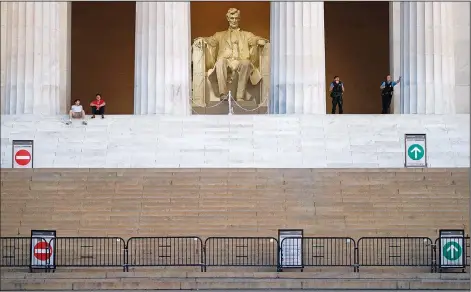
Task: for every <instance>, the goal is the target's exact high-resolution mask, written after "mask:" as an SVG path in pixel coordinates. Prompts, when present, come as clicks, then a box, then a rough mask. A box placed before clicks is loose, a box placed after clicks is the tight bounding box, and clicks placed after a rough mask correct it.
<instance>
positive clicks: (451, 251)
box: [442, 241, 463, 261]
mask: <svg viewBox="0 0 471 292" xmlns="http://www.w3.org/2000/svg"><path fill="white" fill-rule="evenodd" d="M462 252H463V251H462V248H461V245H459V244H458V242H456V241H450V242H447V243H446V244H445V245H444V246H443V250H442V254H443V256H444V257H445V258H446V259H447V260H449V261H456V260H457V259H459V258H460V257H461V254H462Z"/></svg>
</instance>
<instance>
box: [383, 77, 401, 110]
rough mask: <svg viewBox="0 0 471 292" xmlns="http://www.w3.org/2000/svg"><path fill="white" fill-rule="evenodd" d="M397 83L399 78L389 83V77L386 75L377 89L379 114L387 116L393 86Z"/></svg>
mask: <svg viewBox="0 0 471 292" xmlns="http://www.w3.org/2000/svg"><path fill="white" fill-rule="evenodd" d="M399 82H401V76H399V79H398V80H397V81H391V75H388V76H386V81H383V83H381V86H380V87H379V88H380V89H381V103H382V109H381V114H389V108H390V107H391V99H392V96H393V93H394V86H396V85H398V84H399Z"/></svg>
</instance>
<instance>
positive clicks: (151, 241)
mask: <svg viewBox="0 0 471 292" xmlns="http://www.w3.org/2000/svg"><path fill="white" fill-rule="evenodd" d="M126 245H127V264H126V266H127V269H128V267H168V266H173V267H175V266H184V267H201V271H204V258H203V241H202V240H201V238H199V237H197V236H187V237H132V238H130V239H129V240H128V241H127V244H126Z"/></svg>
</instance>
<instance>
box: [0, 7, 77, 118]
mask: <svg viewBox="0 0 471 292" xmlns="http://www.w3.org/2000/svg"><path fill="white" fill-rule="evenodd" d="M68 9H69V3H68V2H1V113H2V114H44V115H55V114H59V113H65V111H66V107H67V104H68V103H70V102H68V98H69V89H68V88H70V86H69V84H70V82H69V81H70V80H69V79H68V78H67V77H64V76H67V75H68V74H69V73H70V70H69V65H70V62H69V61H68V57H69V56H70V54H68V49H69V41H70V39H69V32H70V31H69V30H70V23H69V19H68V16H69V10H68ZM69 76H70V75H69Z"/></svg>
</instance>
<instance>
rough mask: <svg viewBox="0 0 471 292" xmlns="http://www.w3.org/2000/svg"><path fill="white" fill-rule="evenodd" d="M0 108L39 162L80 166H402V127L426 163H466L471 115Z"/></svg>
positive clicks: (6, 147)
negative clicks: (45, 112)
mask: <svg viewBox="0 0 471 292" xmlns="http://www.w3.org/2000/svg"><path fill="white" fill-rule="evenodd" d="M64 121H65V117H64V116H47V117H42V116H35V115H21V116H15V115H5V116H2V117H1V167H2V168H9V167H11V166H12V148H11V141H12V140H14V139H33V140H34V141H35V148H34V149H35V150H34V154H35V158H34V166H35V167H37V168H50V167H74V168H77V167H80V168H82V167H84V168H146V167H150V168H153V167H157V168H178V167H181V168H205V167H208V168H212V167H214V168H267V167H270V168H326V167H327V168H378V167H380V168H398V167H403V166H404V134H406V133H413V134H416V133H425V134H427V148H428V150H427V151H428V153H427V157H428V165H429V167H449V168H453V167H469V142H470V134H469V115H233V116H228V115H212V116H207V115H193V116H184V117H176V116H157V115H154V116H128V115H121V116H106V118H105V119H103V120H102V119H94V120H90V121H89V124H88V125H87V126H83V125H81V124H80V122H79V121H75V122H74V123H73V124H72V125H70V126H67V125H65V123H64Z"/></svg>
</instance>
